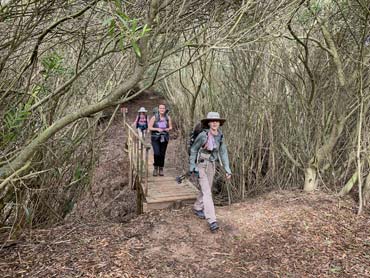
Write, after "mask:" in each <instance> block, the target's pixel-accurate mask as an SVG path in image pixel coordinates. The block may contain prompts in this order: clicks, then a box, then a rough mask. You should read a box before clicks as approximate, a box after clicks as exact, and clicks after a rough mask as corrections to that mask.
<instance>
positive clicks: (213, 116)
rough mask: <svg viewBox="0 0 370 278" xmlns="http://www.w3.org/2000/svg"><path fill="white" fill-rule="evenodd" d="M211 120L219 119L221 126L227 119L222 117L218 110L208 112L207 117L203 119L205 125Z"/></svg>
mask: <svg viewBox="0 0 370 278" xmlns="http://www.w3.org/2000/svg"><path fill="white" fill-rule="evenodd" d="M211 121H218V122H220V126H221V125H223V124H224V122H225V121H226V119H223V118H221V117H220V114H219V113H218V112H208V114H207V118H205V119H203V120H201V122H202V124H203V125H206V124H208V122H211Z"/></svg>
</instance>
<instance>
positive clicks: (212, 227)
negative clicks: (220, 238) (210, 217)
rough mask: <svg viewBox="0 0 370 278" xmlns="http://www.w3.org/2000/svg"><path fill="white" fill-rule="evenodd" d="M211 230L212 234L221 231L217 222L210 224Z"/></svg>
mask: <svg viewBox="0 0 370 278" xmlns="http://www.w3.org/2000/svg"><path fill="white" fill-rule="evenodd" d="M209 229H210V230H211V232H212V233H214V232H216V231H217V230H218V229H219V227H218V224H217V222H212V223H211V224H209Z"/></svg>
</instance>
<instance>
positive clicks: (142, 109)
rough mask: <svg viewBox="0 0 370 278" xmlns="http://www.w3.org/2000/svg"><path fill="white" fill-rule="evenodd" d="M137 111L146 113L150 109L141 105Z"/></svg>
mask: <svg viewBox="0 0 370 278" xmlns="http://www.w3.org/2000/svg"><path fill="white" fill-rule="evenodd" d="M137 112H138V113H141V112H143V113H146V112H148V110H146V109H145V107H140V109H139V110H138V111H137Z"/></svg>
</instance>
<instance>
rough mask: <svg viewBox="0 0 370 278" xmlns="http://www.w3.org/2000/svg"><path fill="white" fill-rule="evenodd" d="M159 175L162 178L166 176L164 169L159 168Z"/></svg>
mask: <svg viewBox="0 0 370 278" xmlns="http://www.w3.org/2000/svg"><path fill="white" fill-rule="evenodd" d="M159 175H160V176H164V174H163V167H159Z"/></svg>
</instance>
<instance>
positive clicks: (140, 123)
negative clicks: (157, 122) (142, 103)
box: [134, 107, 149, 139]
mask: <svg viewBox="0 0 370 278" xmlns="http://www.w3.org/2000/svg"><path fill="white" fill-rule="evenodd" d="M147 112H148V110H146V109H145V107H140V109H139V110H138V111H137V116H136V119H135V122H134V126H135V127H136V129H137V133H138V134H139V137H140V138H144V139H145V135H146V132H147V129H148V122H149V120H148V115H147V114H146V113H147Z"/></svg>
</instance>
